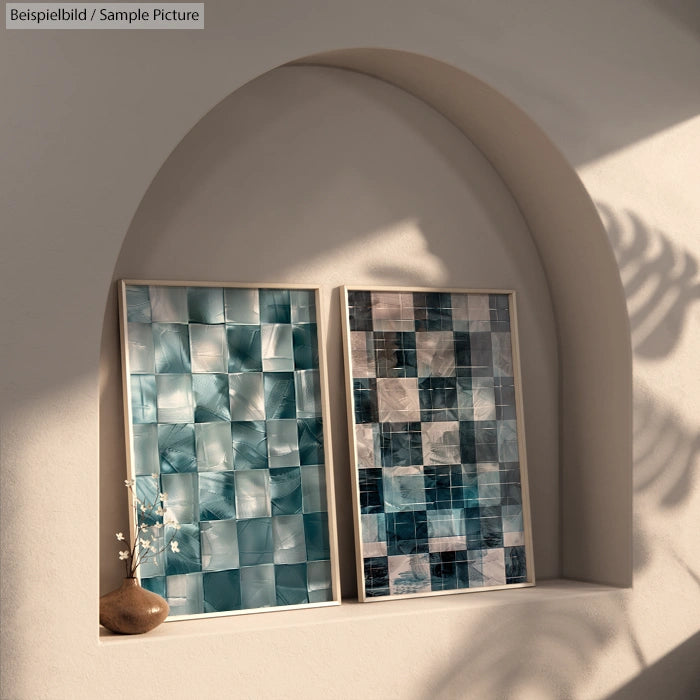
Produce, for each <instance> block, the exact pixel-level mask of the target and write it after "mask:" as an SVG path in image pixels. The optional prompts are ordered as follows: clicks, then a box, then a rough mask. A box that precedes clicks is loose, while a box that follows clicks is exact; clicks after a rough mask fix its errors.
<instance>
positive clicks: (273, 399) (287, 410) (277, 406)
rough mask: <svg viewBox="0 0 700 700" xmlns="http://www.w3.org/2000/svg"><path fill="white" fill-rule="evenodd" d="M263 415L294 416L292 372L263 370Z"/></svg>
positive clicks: (269, 416) (294, 403) (272, 416)
mask: <svg viewBox="0 0 700 700" xmlns="http://www.w3.org/2000/svg"><path fill="white" fill-rule="evenodd" d="M263 384H264V389H265V417H266V418H268V419H270V418H282V419H283V418H296V398H295V394H294V373H293V372H265V373H264V374H263Z"/></svg>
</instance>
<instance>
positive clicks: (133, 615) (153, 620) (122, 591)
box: [100, 578, 170, 634]
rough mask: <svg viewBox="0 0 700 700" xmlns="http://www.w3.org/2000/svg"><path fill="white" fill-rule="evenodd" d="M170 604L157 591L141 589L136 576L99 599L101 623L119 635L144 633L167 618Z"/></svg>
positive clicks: (125, 580) (127, 579)
mask: <svg viewBox="0 0 700 700" xmlns="http://www.w3.org/2000/svg"><path fill="white" fill-rule="evenodd" d="M169 612H170V608H169V607H168V603H167V602H166V600H165V599H164V598H161V596H159V595H158V594H157V593H153V592H151V591H147V590H146V589H145V588H141V586H140V585H139V582H138V581H137V580H136V579H135V578H125V579H124V581H123V582H122V585H121V586H120V587H119V588H117V589H116V590H114V591H112V592H111V593H105V595H103V596H102V597H101V598H100V624H101V625H103V626H104V627H106V628H107V629H108V630H111V631H112V632H116V633H117V634H143V633H144V632H148V631H150V630H152V629H153V628H154V627H158V625H159V624H160V623H161V622H163V620H165V618H166V617H167V616H168V613H169Z"/></svg>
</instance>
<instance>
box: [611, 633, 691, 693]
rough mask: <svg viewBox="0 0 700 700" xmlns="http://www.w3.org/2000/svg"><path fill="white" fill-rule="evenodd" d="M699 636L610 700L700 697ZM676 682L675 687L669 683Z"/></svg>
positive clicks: (636, 678)
mask: <svg viewBox="0 0 700 700" xmlns="http://www.w3.org/2000/svg"><path fill="white" fill-rule="evenodd" d="M699 658H700V632H698V633H697V634H695V635H693V636H692V637H691V638H690V639H688V640H687V641H685V642H683V644H681V645H680V646H679V647H676V648H675V649H674V650H673V651H672V652H671V653H670V654H666V656H664V657H663V658H662V659H661V660H660V661H657V662H656V663H655V664H652V665H651V666H649V668H647V669H646V670H644V671H643V672H642V673H640V674H639V675H638V676H636V677H635V678H634V680H632V681H630V682H629V683H627V685H625V686H623V687H622V688H620V689H619V690H617V691H616V692H614V693H612V695H609V696H608V698H607V700H638V699H639V698H664V700H689V699H690V698H698V697H700V673H698V659H699ZM669 679H673V683H669Z"/></svg>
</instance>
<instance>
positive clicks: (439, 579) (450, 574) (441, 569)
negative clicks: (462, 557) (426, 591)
mask: <svg viewBox="0 0 700 700" xmlns="http://www.w3.org/2000/svg"><path fill="white" fill-rule="evenodd" d="M457 587H458V581H457V566H456V562H455V553H454V552H434V553H432V554H431V555H430V588H431V590H433V591H450V590H454V589H455V588H457Z"/></svg>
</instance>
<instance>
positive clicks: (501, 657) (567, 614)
mask: <svg viewBox="0 0 700 700" xmlns="http://www.w3.org/2000/svg"><path fill="white" fill-rule="evenodd" d="M621 595H622V594H620V595H619V596H617V595H616V596H615V597H614V599H608V600H607V601H606V602H605V603H604V604H601V603H600V601H598V602H597V603H596V604H594V605H592V606H587V605H586V602H585V599H582V600H581V604H580V605H578V606H577V607H576V609H575V611H572V608H571V605H570V602H569V603H567V602H566V601H561V602H552V603H543V604H534V603H533V604H531V605H525V606H515V605H513V606H510V605H509V606H504V607H498V608H492V609H491V610H490V611H489V612H487V613H484V614H483V616H482V617H481V618H480V619H478V620H477V621H476V622H475V624H474V625H473V627H472V629H474V630H477V632H476V633H475V634H474V635H472V636H470V638H469V639H468V640H467V642H466V644H465V645H463V646H460V647H459V652H458V654H459V658H458V659H456V658H453V659H451V660H450V661H449V662H448V664H447V668H443V669H441V671H442V672H441V673H438V674H437V675H435V676H433V678H432V679H431V683H430V684H429V686H428V687H424V688H423V689H422V690H421V693H420V694H417V695H416V698H420V700H423V699H424V698H428V697H430V698H432V699H434V700H452V699H455V700H457V699H461V698H503V699H505V698H538V699H539V700H550V699H552V700H554V699H557V700H559V699H561V698H572V697H576V690H577V686H578V685H579V683H580V682H581V680H582V679H583V678H584V677H585V676H586V675H587V674H588V673H589V672H590V670H591V669H592V668H593V667H594V666H595V665H596V664H597V663H598V659H599V656H600V654H601V652H602V650H603V649H604V648H605V647H606V646H608V645H609V644H610V643H611V642H612V640H613V638H614V637H615V628H616V626H618V625H619V623H620V620H621V619H623V618H624V614H625V613H624V605H623V604H621V602H622V601H621V599H620V598H621ZM616 623H617V625H616Z"/></svg>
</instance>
